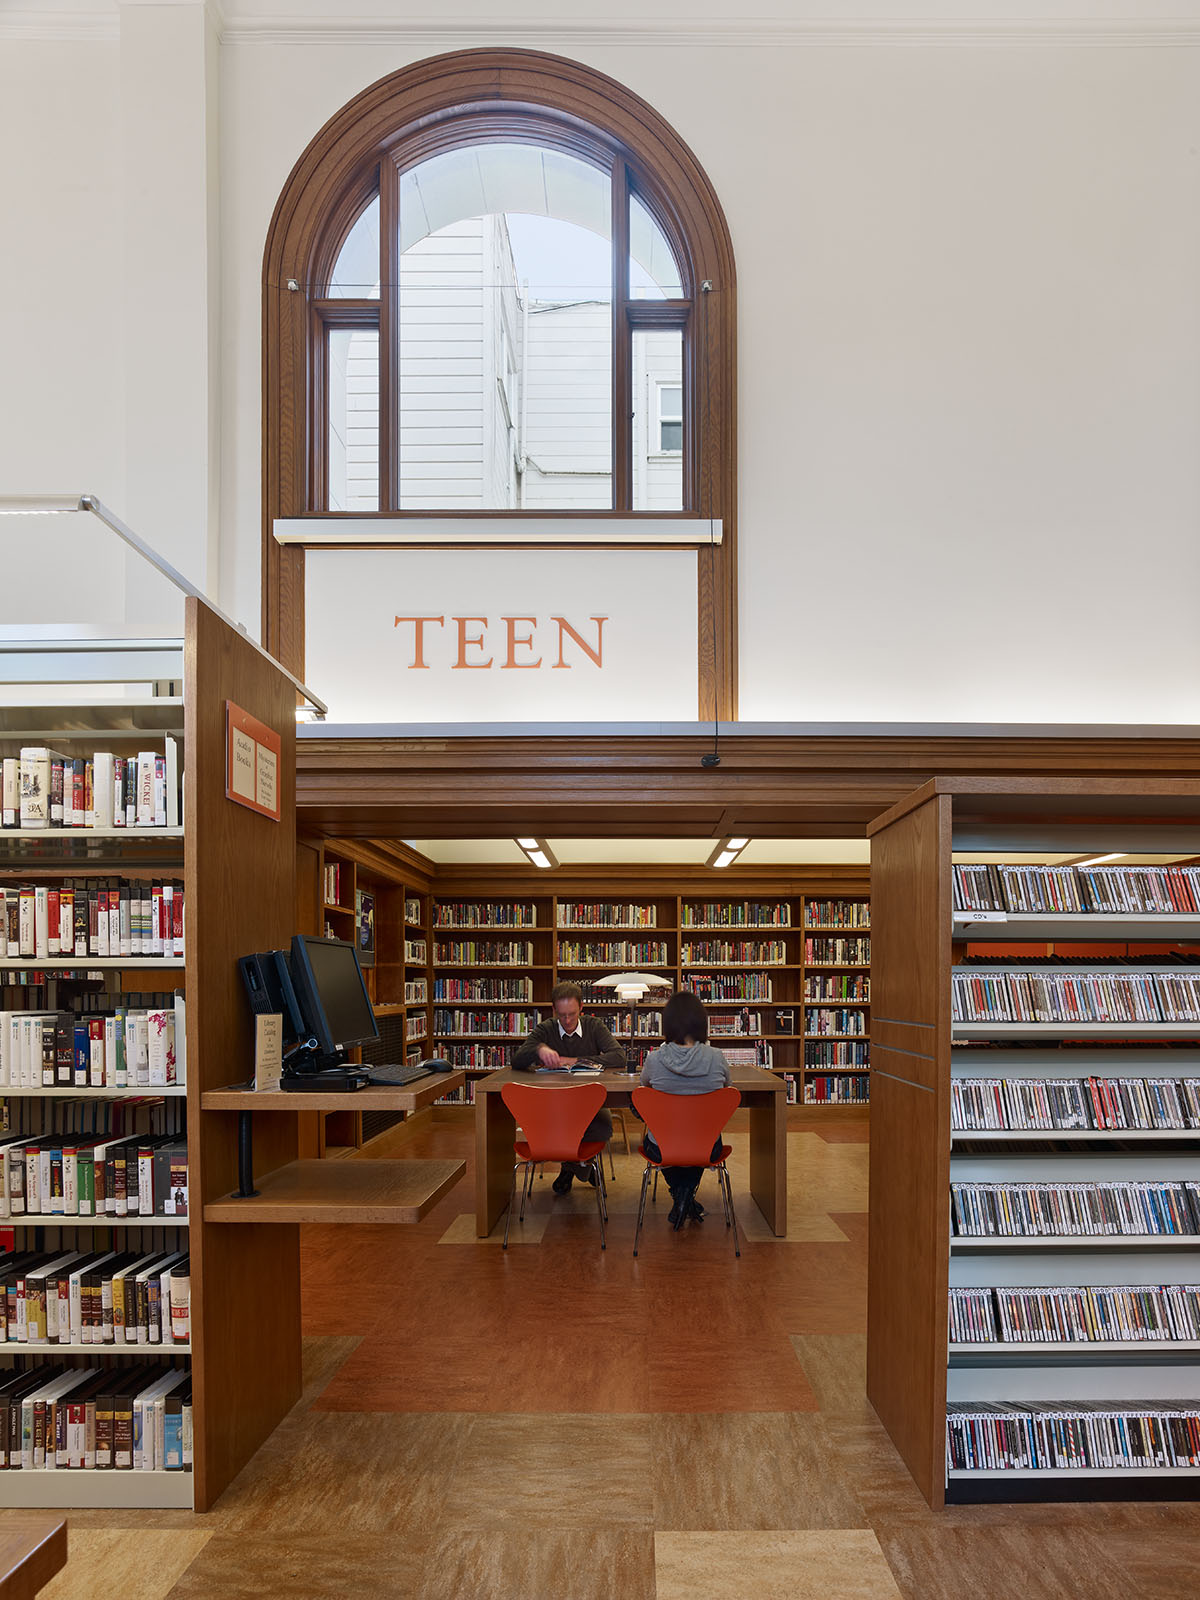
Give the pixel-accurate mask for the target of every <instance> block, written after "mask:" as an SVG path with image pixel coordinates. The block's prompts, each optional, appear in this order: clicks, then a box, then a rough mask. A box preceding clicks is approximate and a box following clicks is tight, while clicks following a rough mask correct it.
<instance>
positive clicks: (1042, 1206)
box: [950, 1179, 1200, 1239]
mask: <svg viewBox="0 0 1200 1600" xmlns="http://www.w3.org/2000/svg"><path fill="white" fill-rule="evenodd" d="M950 1199H951V1220H952V1222H953V1224H954V1232H955V1234H956V1235H957V1236H958V1237H960V1238H965V1239H981V1238H1012V1239H1017V1238H1026V1239H1034V1238H1058V1237H1070V1238H1117V1237H1121V1236H1126V1237H1138V1236H1142V1235H1147V1234H1157V1235H1161V1236H1172V1235H1184V1234H1195V1233H1197V1232H1200V1228H1198V1226H1197V1219H1198V1217H1200V1210H1198V1209H1197V1208H1198V1206H1200V1184H1196V1183H1192V1182H1190V1181H1178V1182H1176V1181H1172V1180H1169V1179H1167V1180H1158V1181H1153V1182H1152V1181H1145V1180H1142V1181H1136V1182H1132V1181H1125V1182H1122V1181H1119V1180H1110V1181H1105V1182H1090V1183H952V1184H951V1185H950Z"/></svg>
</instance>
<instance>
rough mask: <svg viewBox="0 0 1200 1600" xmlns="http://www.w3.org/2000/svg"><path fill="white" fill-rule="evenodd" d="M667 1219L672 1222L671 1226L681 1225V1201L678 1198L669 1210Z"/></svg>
mask: <svg viewBox="0 0 1200 1600" xmlns="http://www.w3.org/2000/svg"><path fill="white" fill-rule="evenodd" d="M667 1221H668V1222H669V1223H670V1224H671V1226H672V1227H673V1228H678V1227H679V1221H680V1218H679V1201H678V1200H676V1202H675V1204H674V1205H673V1206H672V1207H671V1209H670V1211H668V1212H667Z"/></svg>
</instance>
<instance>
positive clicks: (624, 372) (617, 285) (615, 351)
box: [612, 160, 637, 512]
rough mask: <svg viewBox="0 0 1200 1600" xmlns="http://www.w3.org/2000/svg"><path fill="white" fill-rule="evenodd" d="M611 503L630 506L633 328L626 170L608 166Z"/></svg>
mask: <svg viewBox="0 0 1200 1600" xmlns="http://www.w3.org/2000/svg"><path fill="white" fill-rule="evenodd" d="M612 291H613V304H612V504H613V510H614V511H620V512H627V511H628V510H629V509H630V508H631V507H632V505H633V412H634V407H635V406H636V405H637V397H636V396H635V395H634V394H633V392H632V386H633V331H632V329H631V327H630V323H629V315H628V309H627V308H628V304H629V169H628V167H627V166H626V165H625V162H624V161H621V160H617V161H615V162H614V163H613V169H612Z"/></svg>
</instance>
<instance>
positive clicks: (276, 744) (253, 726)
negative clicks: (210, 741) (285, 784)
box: [225, 700, 283, 822]
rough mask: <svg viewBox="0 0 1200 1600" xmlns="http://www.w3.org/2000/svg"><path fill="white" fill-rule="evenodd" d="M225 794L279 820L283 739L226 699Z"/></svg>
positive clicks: (238, 803) (241, 803)
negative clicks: (280, 759)
mask: <svg viewBox="0 0 1200 1600" xmlns="http://www.w3.org/2000/svg"><path fill="white" fill-rule="evenodd" d="M225 728H226V744H225V797H226V799H228V800H232V801H234V802H235V804H237V805H239V806H248V807H249V808H250V810H251V811H257V812H258V813H259V814H260V816H264V817H270V818H271V820H272V821H273V822H278V821H279V757H280V752H281V750H282V749H283V740H282V738H281V737H280V735H279V734H277V733H276V732H275V731H274V730H273V729H272V728H268V727H267V725H266V723H265V722H260V721H259V720H258V718H257V717H252V716H251V715H250V713H249V712H248V711H243V710H242V708H241V706H235V705H234V703H233V701H232V700H226V702H225Z"/></svg>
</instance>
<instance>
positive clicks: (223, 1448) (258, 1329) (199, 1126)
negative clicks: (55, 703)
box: [0, 599, 300, 1511]
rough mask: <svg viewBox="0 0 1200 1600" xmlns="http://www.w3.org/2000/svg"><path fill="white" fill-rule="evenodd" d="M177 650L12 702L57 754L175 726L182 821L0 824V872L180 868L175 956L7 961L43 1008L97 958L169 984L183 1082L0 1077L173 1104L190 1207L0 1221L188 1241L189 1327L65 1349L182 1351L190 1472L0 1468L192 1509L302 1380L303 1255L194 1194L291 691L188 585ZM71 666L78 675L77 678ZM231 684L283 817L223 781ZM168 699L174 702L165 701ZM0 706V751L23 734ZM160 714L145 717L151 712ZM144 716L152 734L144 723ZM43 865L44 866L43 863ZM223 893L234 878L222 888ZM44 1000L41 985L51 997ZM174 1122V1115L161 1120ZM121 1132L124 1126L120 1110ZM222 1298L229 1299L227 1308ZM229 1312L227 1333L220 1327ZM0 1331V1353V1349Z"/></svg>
mask: <svg viewBox="0 0 1200 1600" xmlns="http://www.w3.org/2000/svg"><path fill="white" fill-rule="evenodd" d="M171 644H172V646H173V648H174V649H175V650H177V652H178V658H179V670H178V672H177V673H176V674H173V676H177V677H178V678H179V679H181V680H182V681H183V684H184V694H183V698H182V702H180V701H178V700H176V699H172V700H170V701H169V702H164V703H163V706H162V707H161V708H160V707H159V703H158V702H155V701H151V702H149V703H148V705H142V704H140V703H137V704H135V703H130V704H129V705H128V706H125V705H124V704H123V703H122V704H105V705H98V706H97V707H96V708H95V715H94V716H93V715H92V714H91V712H90V711H89V709H88V708H87V707H85V706H81V705H74V706H72V707H70V708H65V709H64V712H63V718H62V721H61V724H55V722H54V720H53V718H54V715H55V712H54V709H53V708H49V707H38V708H36V711H30V712H27V713H25V714H26V715H27V716H32V715H36V716H37V717H38V718H39V719H40V727H41V731H42V735H43V738H42V739H41V740H39V742H45V743H47V744H51V745H52V746H53V747H55V748H62V749H64V753H65V752H66V751H71V752H72V753H80V754H81V753H84V752H85V751H87V752H91V751H93V750H96V749H110V748H115V749H116V750H117V751H118V752H121V751H125V750H128V749H130V748H131V747H132V748H137V747H138V746H141V747H143V748H149V747H152V746H156V747H159V746H161V743H162V739H161V733H162V731H169V732H171V734H172V736H173V737H176V738H180V737H181V740H182V742H181V746H180V750H179V755H180V759H181V763H182V771H181V776H182V787H183V806H182V815H183V819H184V821H183V826H182V828H179V829H165V828H164V829H152V830H133V829H130V830H122V829H113V830H111V831H110V830H94V829H92V830H88V829H82V830H65V829H64V830H57V829H55V830H47V831H46V833H44V834H43V835H42V837H41V838H40V839H37V840H35V839H32V838H30V837H29V836H28V835H27V834H25V833H22V832H21V831H20V830H13V832H12V833H11V834H10V833H9V832H8V831H7V830H5V831H3V832H0V874H2V875H3V876H4V878H6V879H7V880H10V881H11V880H13V879H19V880H28V879H30V878H32V879H34V880H35V881H46V882H53V879H54V876H55V874H58V875H62V874H64V873H65V874H67V875H69V876H71V877H73V878H76V879H80V878H86V877H89V876H97V875H98V876H104V877H107V876H128V877H131V878H138V877H140V878H149V877H151V876H154V875H157V874H158V873H160V872H162V873H165V874H166V875H169V876H170V877H173V878H176V879H182V880H183V883H184V893H185V919H186V956H185V957H184V959H183V960H171V959H163V958H161V957H108V958H98V957H94V956H88V957H75V958H57V959H56V960H54V961H46V960H36V961H35V960H32V959H28V960H22V961H19V962H12V963H7V970H9V971H11V970H13V969H14V968H21V967H24V968H27V969H28V968H36V969H38V970H41V971H43V972H45V974H46V980H47V998H48V1000H49V1008H50V1009H55V1008H56V1005H57V1002H58V1001H59V1000H60V999H61V1000H62V1001H63V1002H64V1003H65V1002H66V1001H67V1000H68V999H69V996H70V994H71V991H72V987H73V986H74V985H77V984H79V983H81V982H83V983H85V982H86V974H88V973H92V972H100V973H102V974H103V975H104V977H103V979H102V987H103V988H105V989H106V990H108V991H110V992H112V993H117V992H120V991H130V992H154V991H156V990H170V989H175V988H182V989H183V990H184V991H185V993H186V996H187V1004H186V1028H187V1034H186V1064H187V1081H186V1084H179V1085H173V1086H167V1087H165V1088H163V1087H150V1086H133V1085H131V1086H128V1087H127V1088H126V1089H124V1090H109V1089H95V1088H91V1087H87V1088H83V1087H80V1088H74V1087H70V1088H68V1087H66V1086H64V1087H62V1088H55V1089H48V1088H46V1089H43V1088H32V1089H29V1090H28V1091H21V1090H17V1089H16V1088H12V1087H9V1088H6V1089H5V1090H4V1091H3V1093H4V1094H5V1095H6V1096H7V1097H9V1098H10V1099H12V1098H14V1097H16V1096H18V1095H20V1096H21V1097H22V1103H23V1104H24V1105H26V1106H31V1107H36V1106H37V1105H38V1104H40V1105H41V1106H42V1107H43V1109H44V1108H45V1107H47V1106H58V1105H61V1104H62V1102H63V1101H64V1100H65V1099H72V1098H73V1099H78V1100H87V1101H91V1102H92V1103H93V1104H94V1105H95V1104H97V1103H103V1102H106V1101H109V1102H115V1101H121V1100H123V1101H136V1102H141V1103H143V1104H145V1103H147V1102H154V1101H159V1102H161V1105H162V1107H163V1108H164V1111H165V1112H166V1113H169V1114H170V1116H171V1118H172V1119H176V1118H179V1117H182V1118H183V1122H184V1127H185V1129H186V1136H187V1144H188V1198H189V1215H188V1216H186V1217H160V1216H152V1217H151V1216H127V1217H117V1216H112V1215H102V1216H97V1217H91V1218H88V1217H65V1216H62V1215H59V1214H53V1215H42V1216H35V1215H31V1214H29V1213H26V1214H24V1215H22V1216H17V1217H11V1218H6V1219H5V1220H4V1225H5V1226H6V1227H11V1228H14V1229H16V1230H17V1231H18V1235H20V1233H21V1232H23V1231H24V1230H27V1229H29V1228H40V1227H46V1228H48V1229H49V1228H52V1229H54V1230H55V1233H54V1235H53V1237H55V1238H56V1239H57V1240H59V1241H61V1242H62V1243H63V1245H64V1248H70V1247H71V1245H72V1243H73V1242H74V1243H75V1245H76V1246H77V1247H80V1248H87V1247H89V1246H91V1245H92V1244H93V1242H94V1243H96V1244H99V1243H101V1242H102V1241H106V1240H111V1241H112V1242H113V1246H114V1248H116V1247H120V1246H118V1243H117V1242H118V1241H121V1245H123V1244H124V1242H125V1241H126V1240H128V1241H129V1244H130V1245H131V1246H136V1248H138V1249H140V1250H151V1249H163V1250H174V1249H186V1250H187V1251H188V1253H189V1258H190V1273H191V1326H192V1338H191V1342H190V1343H189V1344H187V1345H174V1344H164V1345H158V1346H153V1345H149V1346H144V1347H143V1346H138V1347H136V1351H134V1350H126V1349H125V1347H123V1346H121V1345H117V1344H112V1345H101V1346H97V1345H87V1346H84V1347H82V1348H81V1349H80V1351H79V1353H78V1355H77V1356H74V1357H73V1359H76V1360H79V1359H85V1360H87V1361H91V1362H95V1361H107V1360H109V1359H113V1358H117V1357H121V1356H125V1355H133V1354H135V1353H136V1355H137V1356H138V1357H139V1358H140V1357H144V1356H154V1357H158V1358H162V1359H172V1360H176V1361H187V1362H190V1366H191V1373H192V1380H193V1402H192V1404H193V1430H194V1467H193V1470H192V1471H191V1472H180V1471H161V1472H137V1471H131V1472H113V1471H103V1470H100V1471H70V1472H65V1471H64V1472H47V1471H15V1472H6V1473H4V1474H3V1475H2V1479H0V1504H3V1505H6V1506H24V1507H30V1506H37V1505H44V1506H55V1507H59V1506H80V1507H87V1506H93V1507H104V1508H158V1507H176V1508H188V1509H191V1508H193V1507H194V1509H196V1510H199V1511H203V1510H207V1509H208V1508H209V1507H210V1506H211V1505H212V1503H213V1502H214V1501H215V1499H216V1498H217V1496H218V1495H219V1494H220V1493H221V1491H222V1490H223V1489H224V1488H225V1487H226V1485H227V1484H228V1483H229V1482H231V1480H232V1479H233V1478H234V1477H235V1476H236V1474H237V1473H238V1472H239V1471H240V1470H241V1468H242V1467H243V1466H244V1465H245V1463H246V1461H248V1460H249V1458H250V1456H251V1455H252V1454H253V1453H254V1451H255V1450H256V1449H257V1448H258V1446H259V1444H261V1443H262V1441H263V1440H264V1439H265V1438H266V1436H267V1435H268V1434H269V1433H270V1432H271V1430H272V1428H274V1426H275V1425H276V1423H278V1422H279V1421H280V1420H281V1419H282V1417H283V1416H284V1415H285V1414H286V1412H287V1411H288V1410H289V1409H290V1408H291V1406H292V1405H293V1404H294V1403H295V1401H296V1399H297V1398H298V1397H299V1393H300V1337H299V1315H300V1303H299V1252H298V1246H297V1240H296V1236H295V1233H294V1232H293V1233H292V1234H291V1236H285V1237H280V1235H279V1234H278V1233H276V1234H274V1235H270V1236H269V1235H266V1234H265V1233H262V1232H259V1231H258V1230H253V1229H249V1230H239V1231H238V1235H237V1237H236V1238H235V1237H234V1236H233V1235H232V1234H230V1233H229V1231H228V1230H223V1231H219V1232H218V1231H214V1230H213V1229H211V1228H210V1227H209V1226H208V1225H207V1224H206V1223H205V1222H204V1220H203V1215H202V1213H203V1206H204V1201H205V1199H206V1198H207V1197H209V1196H210V1195H213V1194H217V1193H220V1192H221V1191H223V1190H224V1189H226V1188H228V1187H229V1186H230V1181H231V1178H232V1175H233V1174H234V1172H235V1170H236V1141H235V1140H234V1139H233V1138H232V1137H231V1136H230V1135H231V1132H232V1127H233V1124H232V1121H231V1119H229V1118H228V1117H211V1116H205V1115H202V1114H201V1110H200V1105H201V1097H202V1095H203V1093H204V1090H205V1089H206V1087H209V1086H210V1085H213V1086H215V1083H216V1082H217V1081H224V1079H226V1078H227V1077H229V1076H236V1075H238V1074H239V1073H242V1074H245V1073H248V1071H249V1069H250V1055H251V1043H250V1038H251V1030H249V1029H248V1028H247V1025H246V1021H247V1013H246V1001H245V996H244V993H243V992H242V988H241V981H240V977H239V975H238V971H237V965H236V958H237V956H239V955H241V954H243V953H244V952H245V951H248V950H256V949H268V948H273V947H278V946H279V945H281V944H282V943H284V942H285V940H286V938H287V937H288V936H289V935H290V931H291V928H290V922H291V915H292V912H291V904H292V898H293V889H292V885H293V873H294V866H295V862H294V841H295V821H294V805H295V789H294V774H295V754H294V746H295V703H296V691H295V688H294V686H293V684H292V682H291V681H290V680H289V679H288V678H287V677H286V676H285V675H284V674H283V673H282V672H281V671H279V670H278V669H277V668H276V667H275V666H274V665H273V664H272V663H271V662H270V661H269V660H268V659H267V658H265V657H264V656H263V655H262V654H261V653H260V652H259V651H258V650H257V649H256V648H255V647H254V646H253V645H251V644H250V643H249V641H248V640H246V639H245V638H244V637H243V636H242V635H241V634H239V633H238V632H237V631H236V630H235V629H232V628H230V627H229V626H228V625H227V624H226V623H225V622H224V621H223V620H222V619H221V618H220V617H218V616H217V615H216V614H215V613H214V612H212V611H211V610H209V608H208V607H207V606H205V605H203V604H202V603H201V602H199V601H196V600H191V599H189V600H188V601H187V602H186V606H185V633H184V636H183V638H181V639H179V640H177V641H172V642H171ZM83 676H86V674H83V673H81V677H83ZM227 701H232V702H234V703H235V704H236V705H238V706H240V707H242V708H244V709H245V710H246V711H248V712H249V713H250V714H251V715H252V716H254V717H256V718H258V720H259V721H261V722H264V723H266V724H267V725H268V726H269V727H271V728H273V729H274V730H276V731H277V732H278V733H279V736H280V741H281V753H280V760H279V767H278V797H279V803H280V820H279V821H278V822H275V821H273V820H271V819H268V818H267V817H265V816H262V815H260V814H258V813H256V812H253V811H250V810H248V809H247V808H245V807H244V806H241V805H236V804H234V803H233V802H232V801H230V800H228V799H227V798H226V795H225V766H226V702H227ZM181 708H182V717H181V715H180V710H181ZM18 716H19V713H18V712H17V711H16V710H14V709H13V708H8V709H7V710H6V711H5V713H4V732H3V736H2V737H3V740H4V753H5V754H8V753H15V752H10V745H16V746H19V745H20V744H22V743H27V742H29V732H28V730H27V729H25V728H22V727H20V726H19V725H18V723H17V720H16V719H17V718H18ZM160 725H161V726H160ZM151 727H153V728H158V729H159V730H160V731H159V732H158V733H157V734H156V733H155V732H151V731H149V729H150V728H151ZM43 875H44V878H43ZM231 884H232V885H236V888H237V892H236V894H234V895H232V896H231V895H230V894H229V892H228V886H229V885H231ZM51 997H52V998H51ZM171 1125H172V1126H174V1120H173V1121H172V1124H171ZM128 1131H130V1132H133V1131H138V1130H136V1129H135V1127H134V1126H133V1125H130V1126H129V1128H128ZM258 1155H259V1158H260V1161H261V1162H262V1164H263V1166H264V1168H267V1167H270V1166H278V1165H282V1164H284V1163H285V1162H287V1161H290V1160H294V1159H295V1155H296V1144H295V1125H294V1122H287V1123H285V1122H283V1121H282V1120H280V1121H277V1122H276V1123H275V1125H274V1126H273V1127H271V1128H269V1129H264V1130H263V1135H262V1138H261V1140H260V1144H259V1150H258ZM234 1299H236V1301H237V1304H238V1307H239V1316H238V1318H237V1319H236V1322H235V1321H234V1319H231V1318H230V1316H229V1306H230V1304H231V1303H232V1301H233V1300H234ZM235 1329H236V1332H235ZM63 1348H64V1347H62V1346H49V1345H47V1346H45V1347H41V1346H27V1345H23V1346H21V1349H20V1355H21V1356H22V1357H27V1356H30V1355H37V1356H38V1357H42V1358H44V1359H47V1360H50V1359H54V1358H55V1353H56V1352H57V1351H58V1350H60V1349H63ZM13 1354H14V1351H13V1348H12V1347H9V1346H6V1347H5V1348H4V1350H3V1351H0V1355H3V1356H4V1357H6V1358H11V1357H12V1356H13Z"/></svg>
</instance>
